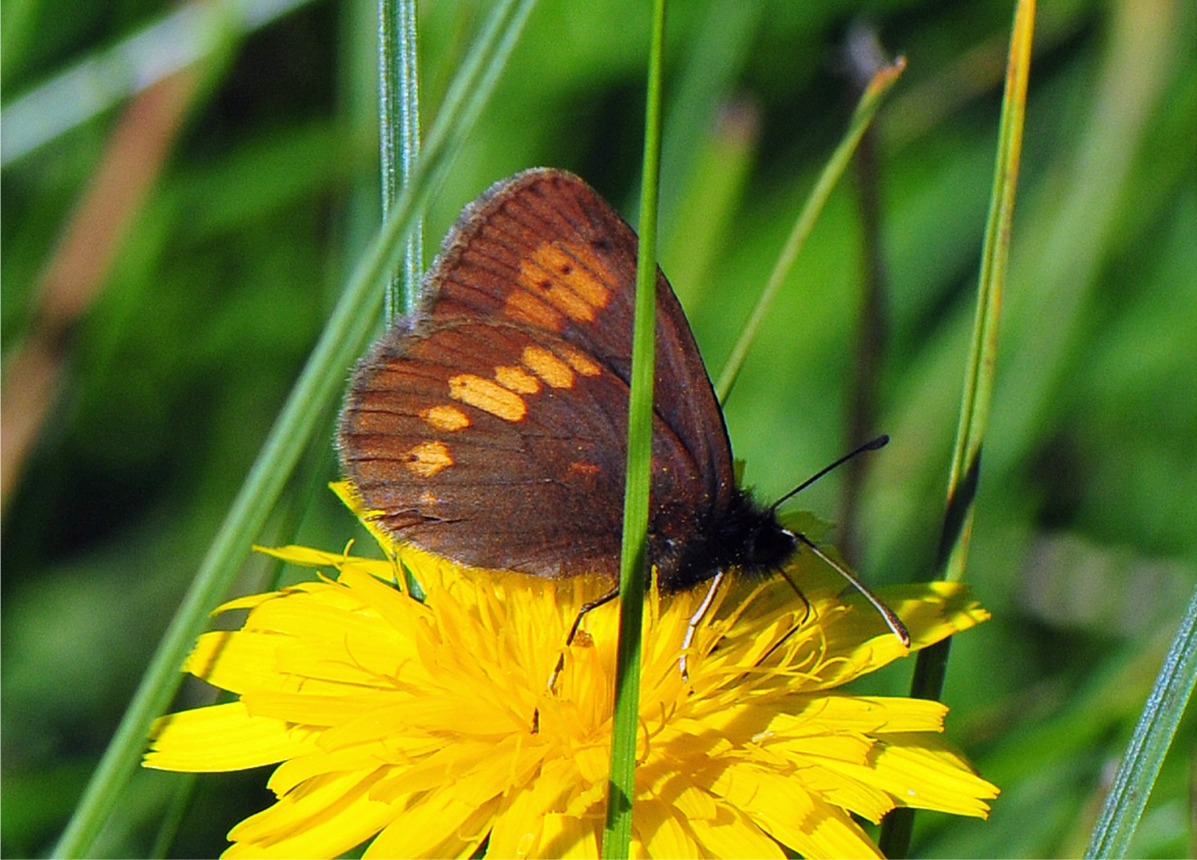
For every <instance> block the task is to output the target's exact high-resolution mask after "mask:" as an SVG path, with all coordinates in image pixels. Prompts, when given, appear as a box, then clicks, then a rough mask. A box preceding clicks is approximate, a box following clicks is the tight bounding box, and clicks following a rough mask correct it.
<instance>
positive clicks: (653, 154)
mask: <svg viewBox="0 0 1197 860" xmlns="http://www.w3.org/2000/svg"><path fill="white" fill-rule="evenodd" d="M664 52H665V0H656V2H655V3H654V4H653V23H652V47H651V48H650V51H649V62H648V101H647V105H646V106H645V112H644V113H645V117H644V119H645V122H644V172H643V179H642V185H641V189H640V250H639V254H638V258H637V261H636V316H635V327H634V329H633V335H632V384H631V394H630V401H629V403H628V463H627V482H626V485H625V489H624V504H623V543H622V549H621V553H620V560H619V590H620V594H621V598H622V599H621V600H620V609H619V651H618V655H617V658H616V670H615V679H616V680H615V714H614V717H613V722H612V734H611V777H610V782H609V784H608V793H607V825H606V831H605V832H604V834H603V857H628V856H630V854H629V852H630V849H631V844H632V799H633V797H634V795H635V786H636V732H637V729H638V728H639V715H640V651H641V619H642V618H643V616H644V587H645V583H644V579H645V572H646V565H645V561H646V555H647V553H646V550H647V540H648V500H649V487H650V481H651V469H652V432H653V425H652V419H653V372H654V370H655V352H656V350H655V343H654V335H655V332H656V310H657V263H656V259H657V256H656V245H657V198H658V187H657V183H658V178H659V175H660V166H661V66H662V63H663V56H664Z"/></svg>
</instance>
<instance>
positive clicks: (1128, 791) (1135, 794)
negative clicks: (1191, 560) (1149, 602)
mask: <svg viewBox="0 0 1197 860" xmlns="http://www.w3.org/2000/svg"><path fill="white" fill-rule="evenodd" d="M1195 685H1197V590H1194V592H1193V596H1192V598H1191V599H1190V600H1189V606H1188V609H1186V610H1185V615H1184V618H1182V619H1181V622H1180V628H1179V629H1178V630H1177V631H1176V635H1175V636H1174V637H1173V638H1172V644H1171V646H1170V647H1169V648H1168V654H1167V656H1165V657H1164V664H1163V666H1161V667H1160V672H1159V674H1158V675H1157V676H1156V679H1155V684H1154V685H1153V686H1152V688H1151V694H1150V695H1149V696H1148V697H1147V704H1146V705H1145V706H1144V707H1143V713H1142V714H1141V715H1140V717H1139V722H1138V724H1137V725H1136V726H1135V731H1134V734H1133V735H1132V736H1131V740H1130V744H1129V746H1127V748H1126V754H1125V755H1124V756H1123V757H1122V765H1121V766H1120V767H1119V768H1118V773H1117V775H1116V776H1115V777H1114V785H1113V787H1112V788H1111V789H1110V793H1109V796H1107V797H1106V802H1105V806H1104V807H1103V808H1102V810H1101V817H1100V818H1099V819H1098V821H1097V826H1096V827H1095V828H1094V829H1093V835H1092V837H1091V838H1090V841H1089V847H1088V848H1087V849H1086V850H1085V857H1087V858H1096V857H1125V856H1126V855H1127V851H1128V850H1129V848H1130V841H1131V837H1133V836H1134V834H1135V829H1136V828H1137V827H1138V826H1139V819H1140V818H1142V817H1143V809H1144V807H1146V806H1147V799H1148V798H1149V797H1150V796H1151V789H1152V787H1153V786H1154V785H1155V781H1156V778H1157V777H1158V776H1159V773H1160V767H1161V766H1162V765H1163V763H1164V755H1165V754H1166V753H1167V752H1168V748H1169V747H1170V746H1171V745H1172V738H1173V737H1174V736H1175V735H1176V728H1177V726H1178V725H1179V724H1180V718H1181V717H1182V716H1183V715H1184V712H1185V706H1186V705H1187V704H1188V701H1189V699H1190V697H1191V696H1192V695H1193V687H1194V686H1195Z"/></svg>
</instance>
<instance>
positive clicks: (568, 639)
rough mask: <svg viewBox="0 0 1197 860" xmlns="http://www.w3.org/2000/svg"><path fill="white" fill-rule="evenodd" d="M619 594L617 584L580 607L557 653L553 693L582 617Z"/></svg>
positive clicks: (536, 722) (536, 723) (535, 720)
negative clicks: (562, 645) (559, 651)
mask: <svg viewBox="0 0 1197 860" xmlns="http://www.w3.org/2000/svg"><path fill="white" fill-rule="evenodd" d="M618 596H619V586H618V585H616V586H615V587H614V588H612V589H611V590H610V591H608V592H607V593H606V594H603V595H601V596H599V597H596V598H595V599H594V600H591V601H590V602H588V603H583V604H582V606H581V607H580V608H579V609H578V614H577V615H576V616H575V617H574V623H573V624H571V625H570V626H569V633H567V634H566V636H565V647H564V648H562V649H561V653H560V654H559V655H557V665H556V666H554V667H553V674H551V675H549V683H548V689H549V694H550V695H551V694H552V693H553V691H554V688H555V687H556V686H557V679H558V678H560V677H561V673H562V672H563V671H564V670H565V652H566V651H567V650H569V646H570V645H572V644H574V638H575V637H577V635H578V628H579V627H581V626H582V619H583V618H585V617H586V615H587V614H588V613H591V612H593V611H594V610H596V609H598V608H599V607H600V606H602V605H603V604H604V603H610V602H611V601H612V600H614V599H615V598H616V597H618ZM539 730H540V709H539V708H538V709H537V710H536V711H534V712H533V713H532V734H536V733H537V732H538V731H539Z"/></svg>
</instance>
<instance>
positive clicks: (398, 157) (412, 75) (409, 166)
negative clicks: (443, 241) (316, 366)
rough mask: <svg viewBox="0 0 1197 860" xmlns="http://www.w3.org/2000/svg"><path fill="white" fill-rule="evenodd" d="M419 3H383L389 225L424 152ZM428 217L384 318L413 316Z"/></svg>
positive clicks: (408, 247) (381, 82)
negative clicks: (394, 206)
mask: <svg viewBox="0 0 1197 860" xmlns="http://www.w3.org/2000/svg"><path fill="white" fill-rule="evenodd" d="M415 6H416V4H415V0H378V123H379V128H378V132H379V133H378V142H379V168H380V172H381V178H382V217H383V220H384V221H385V220H386V219H387V217H388V216H389V215H390V211H391V207H392V206H393V205H394V201H395V200H396V199H397V198H398V196H399V189H400V188H401V187H402V186H403V185H405V184H406V183H408V182H410V181H411V176H412V171H413V170H414V169H415V164H416V158H417V157H418V156H419V153H420V80H419V74H418V66H417V57H416V9H415ZM423 232H424V230H423V219H422V218H417V220H416V225H415V227H414V228H413V229H412V231H411V233H409V234H408V236H407V239H406V240H405V245H404V251H403V265H402V267H401V268H400V269H398V270H397V271H396V272H395V273H394V274H393V275H392V276H391V279H390V282H389V284H388V287H387V292H386V306H385V309H384V311H383V315H384V316H385V317H386V321H388V322H389V321H390V320H391V318H392V317H394V316H396V315H397V314H410V313H411V312H412V311H413V310H414V309H415V306H416V301H417V298H418V296H417V295H416V293H417V291H418V289H419V283H420V273H421V272H422V271H423V268H424V263H423V254H422V246H423Z"/></svg>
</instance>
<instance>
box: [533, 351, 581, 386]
mask: <svg viewBox="0 0 1197 860" xmlns="http://www.w3.org/2000/svg"><path fill="white" fill-rule="evenodd" d="M520 361H521V362H522V363H523V365H524V367H526V368H528V369H529V370H531V371H532V372H533V373H535V374H536V375H537V376H539V377H540V378H541V379H543V380H544V381H545V382H547V383H548V384H549V385H551V386H552V387H553V388H573V387H574V379H575V376H574V372H573V369H572V368H570V366H569V365H568V364H566V363H565V362H564V361H562V360H561V359H559V358H558V357H557V356H555V355H554V354H553V353H551V352H550V351H549V350H547V349H545V348H544V347H542V346H526V347H524V351H523V353H522V354H521V355H520Z"/></svg>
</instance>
